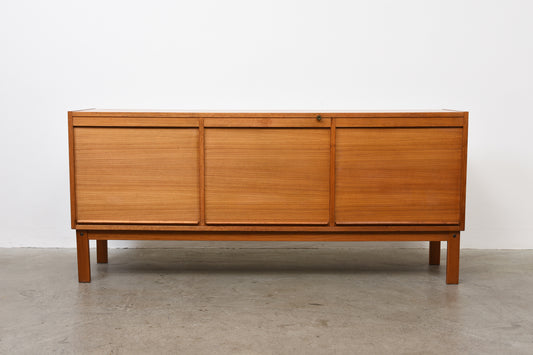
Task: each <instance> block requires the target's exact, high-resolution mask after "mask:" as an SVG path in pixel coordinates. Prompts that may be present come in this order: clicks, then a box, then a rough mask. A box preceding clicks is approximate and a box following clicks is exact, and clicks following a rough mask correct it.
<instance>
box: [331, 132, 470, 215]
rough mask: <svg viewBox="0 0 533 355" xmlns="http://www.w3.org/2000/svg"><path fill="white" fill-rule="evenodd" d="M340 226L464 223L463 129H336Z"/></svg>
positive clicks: (337, 195) (337, 203) (337, 210)
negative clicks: (462, 183)
mask: <svg viewBox="0 0 533 355" xmlns="http://www.w3.org/2000/svg"><path fill="white" fill-rule="evenodd" d="M336 134H337V137H336V151H337V155H336V157H337V160H336V195H335V197H336V199H335V202H336V208H335V216H336V223H337V224H459V222H460V195H461V170H462V163H461V155H462V138H463V137H462V129H461V128H360V129H358V128H337V130H336Z"/></svg>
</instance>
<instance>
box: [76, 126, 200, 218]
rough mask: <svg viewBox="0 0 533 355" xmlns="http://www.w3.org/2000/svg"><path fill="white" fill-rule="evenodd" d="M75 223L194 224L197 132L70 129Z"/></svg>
mask: <svg viewBox="0 0 533 355" xmlns="http://www.w3.org/2000/svg"><path fill="white" fill-rule="evenodd" d="M74 141H75V144H74V155H75V171H76V198H77V199H76V204H77V218H78V223H130V224H135V223H143V224H144V223H172V224H179V223H197V222H198V219H199V193H198V189H199V184H198V180H199V177H198V175H199V174H198V169H199V167H198V143H199V142H198V129H194V128H177V129H173V128H85V127H84V128H81V127H76V128H74Z"/></svg>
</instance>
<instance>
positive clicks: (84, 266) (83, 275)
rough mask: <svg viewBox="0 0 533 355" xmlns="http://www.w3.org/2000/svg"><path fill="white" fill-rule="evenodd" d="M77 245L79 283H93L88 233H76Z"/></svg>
mask: <svg viewBox="0 0 533 355" xmlns="http://www.w3.org/2000/svg"><path fill="white" fill-rule="evenodd" d="M76 244H77V247H78V281H79V282H91V262H90V258H89V236H88V235H87V232H83V231H76Z"/></svg>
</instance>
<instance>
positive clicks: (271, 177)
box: [205, 128, 330, 224]
mask: <svg viewBox="0 0 533 355" xmlns="http://www.w3.org/2000/svg"><path fill="white" fill-rule="evenodd" d="M329 155H330V131H329V130H328V129H312V128H309V129H291V128H282V129H274V128H273V129H270V128H269V129H264V128H206V129H205V212H206V223H207V224H327V223H328V217H329V209H328V207H329V174H330V169H329Z"/></svg>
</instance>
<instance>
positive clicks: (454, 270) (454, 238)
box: [446, 232, 461, 284]
mask: <svg viewBox="0 0 533 355" xmlns="http://www.w3.org/2000/svg"><path fill="white" fill-rule="evenodd" d="M460 238H461V237H460V233H459V232H457V233H454V234H452V235H450V236H449V237H448V243H447V244H448V245H447V247H448V250H447V259H446V283H447V284H458V283H459V246H460Z"/></svg>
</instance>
